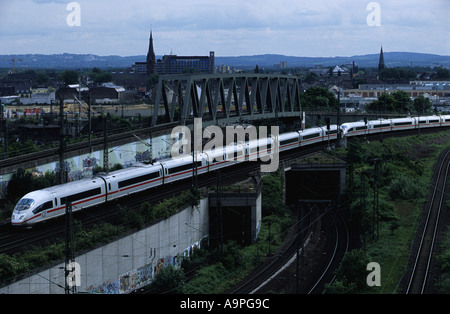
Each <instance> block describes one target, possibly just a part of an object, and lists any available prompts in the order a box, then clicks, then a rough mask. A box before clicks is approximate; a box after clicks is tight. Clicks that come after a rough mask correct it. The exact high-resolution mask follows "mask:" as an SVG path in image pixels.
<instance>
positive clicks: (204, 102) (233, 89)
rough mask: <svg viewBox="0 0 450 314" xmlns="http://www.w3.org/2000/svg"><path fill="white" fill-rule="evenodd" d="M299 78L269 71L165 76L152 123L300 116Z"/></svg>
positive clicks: (219, 121)
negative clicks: (193, 119)
mask: <svg viewBox="0 0 450 314" xmlns="http://www.w3.org/2000/svg"><path fill="white" fill-rule="evenodd" d="M301 91H302V89H301V86H300V82H299V79H298V77H296V76H291V75H269V74H202V75H162V76H160V78H159V82H158V86H157V88H156V94H155V106H154V108H153V115H152V126H156V125H157V124H159V123H167V122H175V121H179V122H180V123H181V124H183V125H185V124H186V123H187V122H188V121H189V119H192V118H202V119H203V121H205V122H206V123H208V122H207V121H210V122H209V123H210V124H223V123H228V122H229V121H231V120H236V119H238V120H241V121H242V120H257V119H265V118H275V117H300V113H301V103H300V93H301Z"/></svg>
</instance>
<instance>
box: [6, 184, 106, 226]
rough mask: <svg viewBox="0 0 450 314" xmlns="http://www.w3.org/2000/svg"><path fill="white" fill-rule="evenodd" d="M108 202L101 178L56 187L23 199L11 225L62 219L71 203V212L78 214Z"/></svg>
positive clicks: (15, 211) (16, 208) (14, 213)
mask: <svg viewBox="0 0 450 314" xmlns="http://www.w3.org/2000/svg"><path fill="white" fill-rule="evenodd" d="M105 200H106V188H105V183H104V181H103V180H102V179H101V178H92V179H82V180H79V181H74V182H69V183H66V184H60V185H56V186H53V187H49V188H45V189H42V190H38V191H33V192H30V193H28V194H26V195H25V196H24V197H22V198H21V199H20V200H19V202H18V203H17V205H16V207H15V208H14V211H13V214H12V218H11V224H12V225H24V224H34V223H37V222H41V221H44V220H48V219H50V218H54V217H56V216H60V215H63V214H65V208H66V204H67V203H68V202H71V203H72V211H77V210H80V209H83V208H86V207H91V206H95V205H99V204H102V203H104V202H105ZM25 212H26V214H25Z"/></svg>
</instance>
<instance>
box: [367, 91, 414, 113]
mask: <svg viewBox="0 0 450 314" xmlns="http://www.w3.org/2000/svg"><path fill="white" fill-rule="evenodd" d="M366 110H367V111H370V112H398V113H408V112H410V111H411V110H413V102H412V100H411V98H409V96H408V94H407V93H405V92H404V91H396V92H394V93H392V94H388V93H383V94H382V95H380V96H379V97H378V99H377V100H374V101H372V102H371V103H370V104H368V105H367V106H366Z"/></svg>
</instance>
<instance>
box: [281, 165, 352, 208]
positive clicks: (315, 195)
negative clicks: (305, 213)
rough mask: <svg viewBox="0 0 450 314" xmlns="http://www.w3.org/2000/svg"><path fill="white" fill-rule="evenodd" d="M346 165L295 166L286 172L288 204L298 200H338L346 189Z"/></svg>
mask: <svg viewBox="0 0 450 314" xmlns="http://www.w3.org/2000/svg"><path fill="white" fill-rule="evenodd" d="M345 173H346V164H345V163H344V162H342V161H341V160H339V161H338V162H337V163H325V164H324V163H302V164H294V165H292V166H291V168H290V170H289V171H287V172H286V203H287V204H288V205H296V204H297V202H298V200H305V199H306V200H336V199H337V198H338V196H339V194H340V192H341V191H342V190H343V189H344V187H345Z"/></svg>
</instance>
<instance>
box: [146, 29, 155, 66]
mask: <svg viewBox="0 0 450 314" xmlns="http://www.w3.org/2000/svg"><path fill="white" fill-rule="evenodd" d="M146 73H147V75H150V74H155V73H156V56H155V49H154V48H153V34H152V31H150V43H149V46H148V52H147V72H146Z"/></svg>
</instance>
